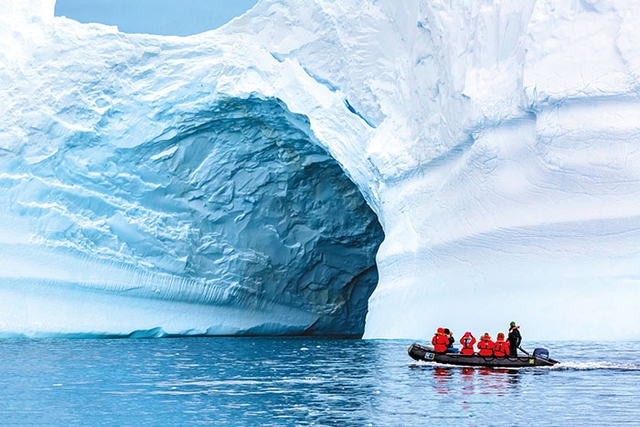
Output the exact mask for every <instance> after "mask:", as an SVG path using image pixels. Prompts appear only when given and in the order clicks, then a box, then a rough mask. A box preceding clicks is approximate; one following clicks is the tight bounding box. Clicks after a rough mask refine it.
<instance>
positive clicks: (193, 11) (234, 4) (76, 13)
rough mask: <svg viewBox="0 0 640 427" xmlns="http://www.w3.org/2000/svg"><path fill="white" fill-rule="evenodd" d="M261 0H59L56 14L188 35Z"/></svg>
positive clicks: (123, 28) (150, 31)
mask: <svg viewBox="0 0 640 427" xmlns="http://www.w3.org/2000/svg"><path fill="white" fill-rule="evenodd" d="M256 3H257V0H57V1H56V10H55V14H56V16H66V17H67V18H71V19H75V20H76V21H80V22H85V23H87V22H98V23H101V24H108V25H117V26H118V28H119V29H120V31H123V32H126V33H148V34H161V35H177V36H186V35H191V34H197V33H201V32H203V31H207V30H212V29H214V28H218V27H220V26H222V25H224V24H226V23H227V22H229V21H230V20H231V19H233V18H235V17H236V16H239V15H242V14H243V13H244V12H246V11H247V10H249V9H250V8H251V7H253V6H254V5H255V4H256Z"/></svg>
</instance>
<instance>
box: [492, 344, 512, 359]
mask: <svg viewBox="0 0 640 427" xmlns="http://www.w3.org/2000/svg"><path fill="white" fill-rule="evenodd" d="M493 354H494V356H498V357H505V356H508V355H509V343H507V342H505V341H496V342H495V344H494V345H493Z"/></svg>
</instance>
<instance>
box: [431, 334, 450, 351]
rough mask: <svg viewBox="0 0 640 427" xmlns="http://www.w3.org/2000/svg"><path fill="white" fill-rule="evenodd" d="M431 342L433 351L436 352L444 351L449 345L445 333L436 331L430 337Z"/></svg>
mask: <svg viewBox="0 0 640 427" xmlns="http://www.w3.org/2000/svg"><path fill="white" fill-rule="evenodd" d="M431 344H433V351H434V352H436V353H444V352H445V351H447V347H448V346H449V338H447V336H446V335H445V334H440V333H436V334H435V335H434V336H433V338H431Z"/></svg>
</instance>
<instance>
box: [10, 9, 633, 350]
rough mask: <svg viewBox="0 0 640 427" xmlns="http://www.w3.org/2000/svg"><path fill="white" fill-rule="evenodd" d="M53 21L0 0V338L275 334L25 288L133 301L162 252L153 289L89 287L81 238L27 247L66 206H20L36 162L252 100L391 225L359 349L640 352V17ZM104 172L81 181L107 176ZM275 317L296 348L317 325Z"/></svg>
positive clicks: (253, 314) (587, 12) (252, 16)
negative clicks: (471, 338) (127, 295)
mask: <svg viewBox="0 0 640 427" xmlns="http://www.w3.org/2000/svg"><path fill="white" fill-rule="evenodd" d="M53 9H54V0H28V1H24V0H0V11H1V12H0V116H1V117H2V122H1V125H0V159H2V160H1V161H0V181H2V183H3V184H2V186H3V188H4V189H5V190H6V191H5V194H6V195H5V196H3V198H2V201H3V203H5V204H6V205H5V207H4V208H3V209H1V210H0V214H1V216H3V217H4V220H3V221H1V222H0V240H1V241H0V254H2V256H1V257H0V265H1V266H2V268H1V269H0V270H1V272H0V278H2V279H3V280H5V281H6V280H16V281H26V282H25V283H27V284H25V285H24V286H23V287H22V288H19V285H15V286H8V285H5V286H2V287H0V293H1V295H2V301H3V302H2V303H0V331H3V332H4V333H5V334H11V333H15V334H33V335H38V333H41V332H43V331H44V332H51V333H55V332H68V333H82V332H91V331H99V332H101V333H114V334H127V333H131V332H133V331H135V330H154V328H162V330H164V331H167V332H169V333H206V332H207V331H208V332H210V333H233V332H234V331H237V330H249V329H251V327H254V326H256V325H260V324H266V323H268V322H269V321H270V319H271V320H272V321H275V320H273V313H275V312H277V311H278V310H280V309H281V308H279V306H273V307H272V308H271V311H270V312H268V313H260V312H257V311H250V310H244V309H243V308H241V307H236V308H234V307H224V309H222V308H221V309H216V308H215V307H213V308H212V307H210V306H206V305H203V306H198V308H195V307H193V304H190V303H185V302H180V303H171V302H167V301H164V300H162V299H158V300H155V299H152V298H148V299H146V301H147V303H145V302H135V301H133V302H132V301H131V300H129V299H122V298H120V297H119V295H120V294H118V293H108V294H104V295H102V296H101V297H100V298H97V299H96V300H95V301H93V302H92V301H88V300H87V298H93V297H92V296H91V295H89V297H87V298H85V297H83V294H82V292H84V291H81V292H73V291H72V290H69V289H67V288H64V289H62V288H60V289H58V288H56V290H55V291H52V294H53V296H52V297H49V298H45V297H42V296H41V295H42V292H45V291H46V290H47V289H50V288H51V286H54V285H47V284H42V283H44V282H37V283H38V284H34V283H35V282H34V281H33V280H32V281H31V282H30V281H29V280H30V279H33V278H36V279H37V280H45V279H46V280H52V281H77V282H83V283H86V282H99V281H100V280H101V277H102V276H104V275H105V274H107V273H105V272H106V271H108V276H109V277H111V278H113V279H111V280H113V281H115V282H117V286H118V289H119V290H121V291H122V292H126V290H123V289H125V288H127V287H129V286H130V287H132V288H133V287H135V286H137V285H136V283H139V282H141V281H145V280H146V281H148V282H154V280H155V279H154V278H153V277H155V276H153V275H154V274H155V273H153V271H154V269H153V268H154V266H156V264H154V263H157V264H158V263H159V264H162V263H164V262H165V261H167V258H166V257H165V258H163V257H160V256H159V257H160V258H162V259H161V260H152V261H150V262H151V264H150V266H149V269H148V270H145V271H146V273H145V274H144V275H143V276H144V278H145V279H144V280H142V279H140V277H142V276H140V274H141V273H139V271H138V270H137V269H136V267H130V266H129V267H126V268H125V267H121V266H119V264H118V262H119V261H121V260H120V259H118V256H119V255H118V253H117V250H115V252H113V253H111V252H110V253H106V252H105V253H101V258H100V260H99V261H92V260H88V261H87V260H85V261H83V262H86V263H87V264H86V266H85V267H87V268H83V269H82V270H81V271H80V269H74V268H73V265H75V264H74V261H73V260H71V261H70V260H69V259H70V258H69V257H70V255H69V254H68V253H67V252H65V250H64V246H66V247H67V248H70V247H73V246H74V244H75V243H77V242H74V241H67V242H64V244H63V243H60V245H58V246H56V245H53V246H52V245H51V242H47V241H44V242H43V241H42V239H40V240H39V237H38V236H39V234H38V232H37V230H36V231H34V227H40V228H47V229H64V228H65V227H68V224H65V223H63V222H61V221H59V220H55V217H54V216H52V215H47V214H46V213H47V212H51V211H56V210H57V211H59V210H61V209H67V208H66V207H64V206H62V205H57V204H56V203H57V201H56V200H55V199H54V198H51V197H49V196H47V192H46V191H44V190H43V191H42V193H41V194H33V192H35V191H37V190H34V189H33V188H34V187H33V186H31V187H30V188H31V189H30V190H29V191H30V192H32V193H30V194H29V196H28V197H26V198H25V199H28V204H29V206H24V203H27V202H24V203H23V205H21V209H22V210H23V211H26V210H29V212H30V214H29V215H34V214H33V211H34V210H40V212H42V216H41V217H39V218H38V220H37V221H35V222H34V221H32V220H29V218H28V217H25V214H24V213H16V209H14V206H15V204H17V203H20V202H21V198H20V190H19V189H17V190H16V189H15V188H16V186H19V185H21V184H20V183H21V182H23V181H25V180H27V181H28V180H32V179H34V178H33V177H32V176H31V175H30V172H29V170H27V168H25V166H24V165H36V166H37V165H38V164H41V163H42V162H43V161H45V160H46V159H48V158H50V157H51V156H54V155H55V154H56V153H57V152H58V150H62V149H64V147H66V146H68V145H69V144H70V142H69V141H76V142H74V143H76V144H89V145H90V144H92V143H94V142H95V141H96V140H108V141H109V144H111V145H112V147H114V149H130V148H132V147H134V148H135V147H137V146H138V145H141V144H142V143H143V142H144V143H149V142H152V143H153V142H154V141H165V140H168V139H170V138H171V136H172V135H173V133H175V132H177V131H179V130H180V129H181V126H183V123H184V122H185V121H189V120H196V121H197V120H198V117H199V116H198V114H199V113H201V112H203V111H208V110H209V109H210V108H211V106H212V105H214V104H215V103H216V102H218V101H220V100H222V99H228V98H233V99H249V98H252V97H255V98H258V99H277V100H279V101H281V102H283V103H284V105H286V107H287V108H288V110H289V111H290V112H291V113H293V114H298V115H301V116H304V117H306V119H307V120H308V123H309V129H310V131H309V134H310V139H311V140H313V141H314V143H316V144H318V145H319V146H321V147H322V148H324V149H325V150H327V152H328V153H330V155H331V156H332V157H333V158H334V159H335V160H336V161H337V162H338V163H339V165H340V166H341V167H342V169H343V170H344V171H345V173H346V175H347V176H348V177H349V178H350V179H351V180H352V181H353V182H354V183H355V184H356V185H357V187H358V188H359V189H360V191H361V192H362V194H363V196H364V198H365V199H366V200H367V202H368V203H369V205H370V206H371V208H372V209H373V211H374V212H375V213H376V215H377V216H378V218H379V220H380V223H381V224H382V226H383V229H384V233H385V240H384V242H383V244H382V245H381V246H380V249H379V251H378V253H377V257H376V259H377V265H378V271H379V275H380V278H379V283H378V286H377V288H376V289H375V291H374V293H373V295H372V296H371V298H370V299H369V313H368V315H367V318H366V326H365V337H367V338H405V337H411V338H423V339H424V338H428V337H430V335H431V334H432V333H433V331H434V330H435V329H436V328H437V327H438V326H445V327H449V328H450V329H452V330H453V331H454V333H455V334H456V335H459V334H461V333H463V332H464V331H465V330H470V331H472V332H474V333H476V334H479V333H481V332H484V331H485V330H486V331H489V332H490V333H491V334H492V335H494V334H496V333H497V332H498V331H503V332H504V331H505V330H506V329H508V323H509V322H510V321H511V320H515V321H516V322H518V323H519V324H521V331H522V334H523V337H524V339H525V341H524V345H525V346H526V340H527V339H598V340H599V339H640V310H638V307H639V306H640V102H639V100H640V98H639V95H640V75H639V73H640V44H638V43H637V41H638V40H640V25H638V24H639V23H640V2H631V1H626V0H568V1H559V0H495V1H475V0H459V1H453V2H452V1H449V0H430V1H420V0H399V1H398V0H378V1H374V0H342V1H339V2H334V1H328V0H313V1H312V0H305V1H295V0H280V1H275V0H262V1H260V2H259V3H258V4H257V5H256V6H255V7H254V8H253V9H252V10H250V11H249V12H247V13H246V14H245V15H243V16H241V17H239V18H236V19H234V20H233V21H231V22H230V23H229V24H227V25H226V26H224V27H222V28H220V29H218V30H214V31H211V32H206V33H202V34H199V35H195V36H191V37H186V38H179V37H159V36H150V35H131V34H124V33H120V32H118V30H117V28H115V27H108V26H104V25H98V24H79V23H77V22H75V21H72V20H69V19H66V18H59V17H55V18H54V17H53ZM165 148H166V147H165ZM171 150H175V148H171V147H169V148H166V150H165V151H159V152H157V153H155V154H154V156H157V157H154V158H156V159H159V158H163V156H164V157H171V156H172V155H173V154H174V152H173V151H171ZM15 158H19V159H21V163H20V165H18V162H16V160H15ZM94 163H95V164H99V163H100V159H96V158H88V159H83V158H81V156H80V157H77V158H73V159H68V162H67V163H66V167H68V168H70V170H71V172H69V173H70V174H73V173H74V172H73V170H76V169H78V168H81V169H82V170H83V171H84V172H83V173H86V174H93V175H91V176H93V177H94V179H95V180H96V181H98V180H101V179H103V178H102V177H103V174H104V170H99V169H96V168H92V167H91V165H92V164H94ZM74 168H76V169H74ZM56 173H58V172H56ZM122 179H135V176H134V177H122ZM69 185H73V184H69ZM140 185H144V184H143V183H141V184H140ZM36 187H37V186H36ZM8 189H12V190H11V191H9V190H8ZM84 190H85V191H91V188H85V189H84ZM114 191H115V190H114ZM96 203H97V201H96ZM169 213H170V212H167V214H169ZM75 214H76V213H74V212H70V213H69V215H68V217H69V218H70V219H69V221H70V222H73V221H81V218H80V217H74V215H75ZM47 221H49V222H47ZM106 226H107V225H105V224H104V223H103V224H97V223H96V224H91V225H90V226H88V227H106ZM143 226H144V224H140V227H143ZM133 238H134V239H135V237H133ZM173 238H174V239H175V242H179V241H181V239H183V238H184V236H180V235H175V236H174V237H173ZM20 248H22V249H20ZM21 251H23V252H21ZM68 258H69V259H68ZM160 258H159V259H160ZM105 259H106V260H110V259H111V260H112V262H107V263H106V264H105V265H106V267H100V269H98V270H96V269H95V268H93V267H91V266H92V265H93V266H95V265H98V264H100V265H102V264H104V263H105V261H104V260H105ZM140 262H142V261H140ZM176 262H178V264H179V263H180V261H179V260H178V261H176ZM162 265H164V264H162ZM172 268H174V267H172V266H165V270H163V271H166V270H171V269H172ZM175 268H176V269H179V267H175ZM149 272H150V273H149ZM163 277H164V276H163ZM34 280H35V279H34ZM159 280H160V281H162V280H165V279H159ZM166 280H169V279H166ZM171 280H173V279H171ZM181 283H182V282H181ZM140 286H142V285H140ZM149 286H152V285H149ZM144 295H145V294H144V293H143V296H144ZM25 298H26V299H25ZM118 298H120V300H119V299H118ZM7 301H8V302H7ZM16 301H18V303H17V302H16ZM122 301H125V303H122ZM74 307H75V308H74ZM78 307H80V308H78ZM74 309H75V310H77V316H75V317H73V318H67V319H66V320H59V319H60V317H59V314H60V313H64V312H68V311H69V310H74ZM225 310H226V311H225ZM282 310H284V311H281V313H283V314H282V316H281V317H282V319H280V320H279V322H280V323H281V324H286V323H287V322H289V326H290V327H291V330H295V329H296V328H302V329H304V327H305V325H308V324H309V323H310V322H314V321H316V320H317V319H316V318H314V317H313V316H309V315H308V314H307V313H298V312H297V311H296V310H297V309H282ZM110 312H118V313H119V315H118V316H109V315H107V314H108V313H110ZM285 312H286V313H285ZM114 317H116V318H117V320H114ZM230 319H236V320H235V321H233V320H230ZM234 322H235V323H234ZM229 324H232V325H231V326H229ZM83 325H84V326H83ZM87 325H88V326H87ZM225 325H227V326H228V327H226V328H225ZM280 332H282V331H280Z"/></svg>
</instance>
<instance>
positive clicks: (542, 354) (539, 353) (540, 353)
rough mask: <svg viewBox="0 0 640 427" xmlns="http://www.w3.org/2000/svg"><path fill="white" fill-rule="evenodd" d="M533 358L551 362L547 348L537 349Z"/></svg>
mask: <svg viewBox="0 0 640 427" xmlns="http://www.w3.org/2000/svg"><path fill="white" fill-rule="evenodd" d="M533 357H537V358H540V359H543V360H549V350H547V349H546V348H536V349H534V350H533Z"/></svg>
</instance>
